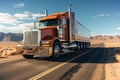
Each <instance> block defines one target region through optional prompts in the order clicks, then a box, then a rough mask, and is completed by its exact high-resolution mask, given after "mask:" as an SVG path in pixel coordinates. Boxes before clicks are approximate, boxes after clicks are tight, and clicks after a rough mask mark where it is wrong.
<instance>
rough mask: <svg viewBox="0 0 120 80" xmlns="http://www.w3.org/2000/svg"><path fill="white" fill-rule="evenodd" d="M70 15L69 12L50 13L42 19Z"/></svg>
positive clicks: (41, 19)
mask: <svg viewBox="0 0 120 80" xmlns="http://www.w3.org/2000/svg"><path fill="white" fill-rule="evenodd" d="M68 15H69V12H58V13H54V14H50V15H48V16H45V17H43V18H40V21H43V20H48V19H56V18H58V17H68Z"/></svg>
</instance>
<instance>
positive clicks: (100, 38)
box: [91, 35, 120, 41]
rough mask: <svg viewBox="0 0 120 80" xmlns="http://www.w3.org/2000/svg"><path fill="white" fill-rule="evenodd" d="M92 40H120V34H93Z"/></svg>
mask: <svg viewBox="0 0 120 80" xmlns="http://www.w3.org/2000/svg"><path fill="white" fill-rule="evenodd" d="M91 40H96V41H98V40H99V41H120V35H116V36H111V35H96V36H91Z"/></svg>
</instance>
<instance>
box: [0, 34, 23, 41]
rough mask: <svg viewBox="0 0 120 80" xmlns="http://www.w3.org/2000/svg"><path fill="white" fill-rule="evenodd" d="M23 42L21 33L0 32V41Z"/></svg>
mask: <svg viewBox="0 0 120 80" xmlns="http://www.w3.org/2000/svg"><path fill="white" fill-rule="evenodd" d="M21 40H23V34H22V33H3V32H0V41H21Z"/></svg>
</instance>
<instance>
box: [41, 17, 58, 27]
mask: <svg viewBox="0 0 120 80" xmlns="http://www.w3.org/2000/svg"><path fill="white" fill-rule="evenodd" d="M57 21H58V20H57V19H50V20H44V21H40V27H43V26H57Z"/></svg>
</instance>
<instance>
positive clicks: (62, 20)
mask: <svg viewBox="0 0 120 80" xmlns="http://www.w3.org/2000/svg"><path fill="white" fill-rule="evenodd" d="M64 25H66V19H65V18H62V19H60V26H64Z"/></svg>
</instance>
